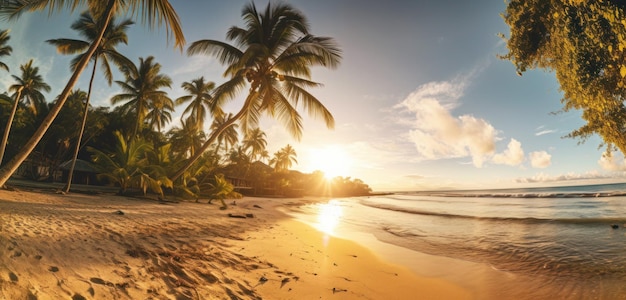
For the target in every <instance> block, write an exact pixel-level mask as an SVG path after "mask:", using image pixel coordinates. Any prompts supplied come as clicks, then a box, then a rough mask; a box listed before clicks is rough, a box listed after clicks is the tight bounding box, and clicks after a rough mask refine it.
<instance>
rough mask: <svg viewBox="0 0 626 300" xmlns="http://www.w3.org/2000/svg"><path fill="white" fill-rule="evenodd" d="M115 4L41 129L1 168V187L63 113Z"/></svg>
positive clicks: (110, 1) (108, 9)
mask: <svg viewBox="0 0 626 300" xmlns="http://www.w3.org/2000/svg"><path fill="white" fill-rule="evenodd" d="M115 2H116V1H115V0H108V3H107V6H106V10H105V11H104V14H103V16H105V19H104V25H103V26H102V29H101V31H100V34H99V35H98V38H97V39H96V40H94V43H93V44H91V46H90V47H89V50H87V53H86V55H85V57H84V58H83V59H82V60H81V61H80V62H79V63H78V65H76V70H75V71H74V73H73V74H72V77H70V80H69V81H68V82H67V85H66V86H65V88H64V89H63V91H62V92H61V95H59V98H58V100H57V103H56V104H55V105H54V106H53V107H52V109H50V112H49V113H48V115H47V116H46V117H45V118H44V119H43V121H42V123H41V125H40V126H39V128H37V130H36V131H35V133H34V134H33V136H32V137H31V138H30V139H29V140H28V142H27V143H26V144H25V145H24V147H23V148H22V150H21V151H20V152H18V154H17V155H15V157H13V159H12V160H11V161H9V162H8V163H7V164H6V165H5V166H4V167H2V168H0V186H4V185H5V184H6V182H7V180H9V178H10V177H11V175H13V173H15V171H16V170H17V168H18V167H19V166H20V165H21V164H22V162H23V161H24V160H26V158H27V157H28V156H29V155H30V153H31V152H32V151H33V149H35V147H36V146H37V144H38V143H39V141H40V140H41V138H42V137H43V136H44V135H45V134H46V131H48V128H50V125H52V122H53V121H54V119H55V118H56V116H57V115H58V114H59V112H60V111H61V108H63V105H64V104H65V102H66V101H67V97H68V96H69V94H70V91H71V90H72V89H73V88H74V85H76V82H77V81H78V78H79V77H80V74H81V73H82V72H83V70H85V67H87V64H88V63H89V61H90V60H91V57H92V56H93V54H94V53H95V52H96V49H97V48H98V47H99V46H100V43H101V42H102V36H104V31H105V30H106V28H107V26H108V24H109V22H110V21H111V16H112V15H113V11H114V9H113V8H114V7H115Z"/></svg>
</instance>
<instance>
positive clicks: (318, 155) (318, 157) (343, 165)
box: [311, 146, 352, 179]
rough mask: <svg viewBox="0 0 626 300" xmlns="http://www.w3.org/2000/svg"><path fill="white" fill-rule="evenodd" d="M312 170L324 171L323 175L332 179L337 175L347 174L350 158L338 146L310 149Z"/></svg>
mask: <svg viewBox="0 0 626 300" xmlns="http://www.w3.org/2000/svg"><path fill="white" fill-rule="evenodd" d="M311 156H312V157H311V163H312V169H313V170H319V171H322V172H323V173H324V177H326V178H327V179H332V178H335V177H337V176H348V173H349V172H350V165H351V161H352V160H351V159H350V157H349V156H348V154H347V153H346V151H345V150H343V149H342V148H340V147H339V146H327V147H324V148H321V149H315V150H312V151H311Z"/></svg>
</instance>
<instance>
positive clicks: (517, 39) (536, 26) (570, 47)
mask: <svg viewBox="0 0 626 300" xmlns="http://www.w3.org/2000/svg"><path fill="white" fill-rule="evenodd" d="M625 9H626V2H623V1H617V0H599V1H581V0H512V1H509V2H508V4H507V8H506V11H505V12H504V13H503V14H502V17H503V19H504V21H505V22H506V24H507V25H508V26H509V27H510V35H509V37H508V38H505V39H506V42H507V47H508V50H509V52H508V53H507V54H506V55H502V56H501V58H503V59H507V60H510V61H511V62H512V63H513V64H514V65H515V67H516V68H517V72H518V74H519V75H521V74H522V73H523V72H525V71H527V70H529V69H534V68H540V69H545V70H549V71H554V72H555V75H556V78H557V79H558V81H559V84H560V88H561V91H562V92H563V98H562V100H561V102H562V103H563V111H569V110H572V109H576V110H581V111H582V118H583V119H584V120H585V121H586V124H584V125H583V126H581V127H580V128H578V129H576V130H574V131H573V132H571V133H570V134H569V135H568V136H567V137H571V138H580V139H581V141H583V142H584V141H585V140H586V139H588V138H589V137H590V136H592V135H593V134H597V135H599V136H600V137H602V139H603V140H604V145H605V146H606V147H607V150H609V151H611V150H614V149H615V148H617V149H619V150H621V151H622V152H624V153H626V107H625V106H624V97H626V59H625V58H626V13H625ZM503 37H504V36H503Z"/></svg>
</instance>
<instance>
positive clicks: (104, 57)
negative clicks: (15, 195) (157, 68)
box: [47, 12, 133, 193]
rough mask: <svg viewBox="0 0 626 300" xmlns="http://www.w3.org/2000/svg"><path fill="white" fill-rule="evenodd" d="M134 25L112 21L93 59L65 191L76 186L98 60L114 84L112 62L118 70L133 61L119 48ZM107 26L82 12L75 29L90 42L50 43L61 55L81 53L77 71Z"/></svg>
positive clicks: (76, 60)
mask: <svg viewBox="0 0 626 300" xmlns="http://www.w3.org/2000/svg"><path fill="white" fill-rule="evenodd" d="M132 24H133V22H132V21H131V20H129V19H127V20H124V21H122V22H121V23H119V24H116V23H115V18H113V17H112V18H111V20H110V22H109V24H108V25H107V26H108V28H106V30H105V32H104V35H103V40H102V42H101V43H100V45H99V46H98V47H97V48H96V51H95V53H94V54H93V56H92V60H93V69H92V71H91V78H90V79H89V88H88V90H87V101H86V102H85V108H84V112H83V121H82V124H81V127H80V133H79V135H78V141H77V142H76V147H75V148H74V156H73V158H72V163H71V165H70V170H69V175H68V179H67V185H66V186H65V192H66V193H67V192H69V191H70V186H71V184H72V177H73V175H74V167H75V166H76V159H77V158H78V150H79V149H80V144H81V141H82V136H83V133H84V131H85V124H86V123H87V113H88V112H89V100H90V99H91V90H92V87H93V80H94V78H95V77H96V68H97V66H98V60H99V59H101V63H102V69H103V71H104V75H105V77H106V79H107V82H108V83H109V85H111V83H112V82H113V73H112V72H111V65H110V62H112V63H114V64H115V65H117V66H118V67H121V66H124V65H130V64H132V62H131V61H130V60H129V59H128V58H126V57H125V56H124V55H122V54H120V53H119V52H117V50H116V49H115V47H116V46H117V45H118V44H119V43H124V44H128V36H127V35H126V30H127V29H128V27H129V26H130V25H132ZM102 26H103V24H102V22H99V21H96V20H94V18H93V17H92V16H91V14H89V13H88V12H85V13H82V14H81V15H80V19H78V20H77V21H76V22H74V23H73V24H72V26H71V27H72V29H74V30H76V31H78V33H79V35H81V36H83V37H84V38H86V39H87V41H82V40H74V39H53V40H48V41H47V42H48V43H50V44H52V45H54V46H56V47H57V51H59V53H61V54H77V53H80V54H79V55H77V56H76V57H75V58H74V59H73V60H72V62H71V65H70V66H71V68H72V69H75V68H76V66H77V65H78V63H79V62H80V61H81V60H82V59H83V56H84V55H85V53H84V52H85V51H86V50H87V49H89V45H91V44H92V43H93V42H94V39H95V38H96V37H97V36H98V33H99V32H100V31H101V28H102Z"/></svg>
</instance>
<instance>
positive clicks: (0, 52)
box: [0, 29, 13, 71]
mask: <svg viewBox="0 0 626 300" xmlns="http://www.w3.org/2000/svg"><path fill="white" fill-rule="evenodd" d="M10 38H11V36H10V35H9V30H8V29H6V30H2V31H0V57H2V56H7V55H11V52H12V51H13V48H11V46H9V45H7V43H8V42H9V39H10ZM0 69H5V70H6V71H9V66H7V64H5V63H4V62H1V61H0Z"/></svg>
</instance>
